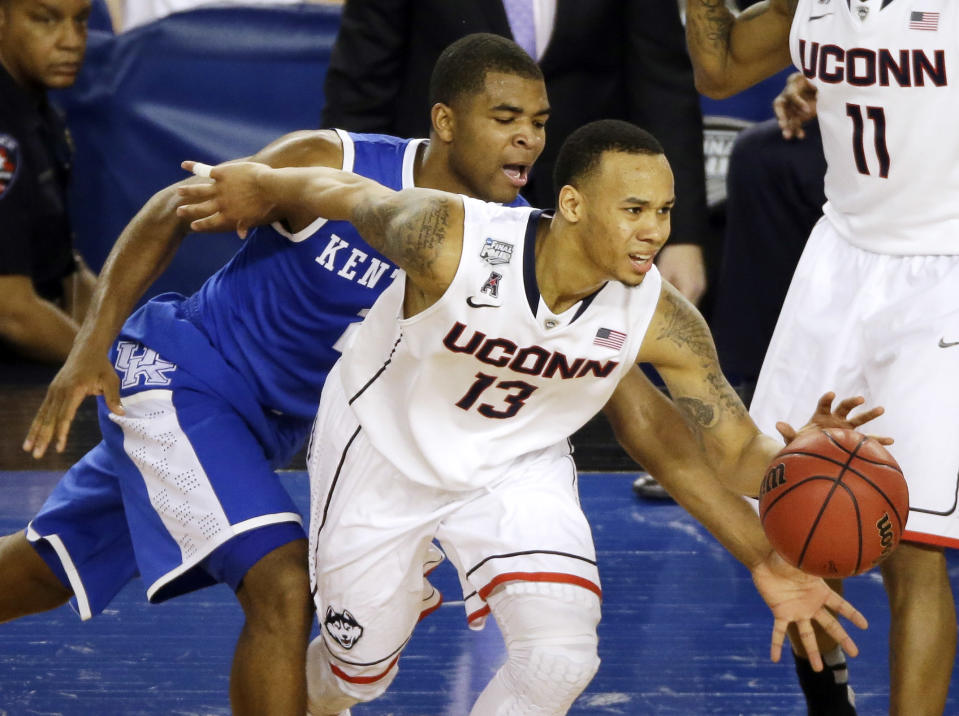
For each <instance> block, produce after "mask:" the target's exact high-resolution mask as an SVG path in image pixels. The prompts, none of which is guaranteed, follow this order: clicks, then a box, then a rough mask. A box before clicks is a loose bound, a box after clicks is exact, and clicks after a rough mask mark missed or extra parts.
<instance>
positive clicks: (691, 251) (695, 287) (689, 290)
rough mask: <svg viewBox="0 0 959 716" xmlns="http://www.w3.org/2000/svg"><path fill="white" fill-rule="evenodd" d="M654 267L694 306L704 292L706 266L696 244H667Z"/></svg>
mask: <svg viewBox="0 0 959 716" xmlns="http://www.w3.org/2000/svg"><path fill="white" fill-rule="evenodd" d="M656 267H657V268H658V269H659V272H660V273H661V274H662V276H663V278H664V279H666V280H667V281H669V282H670V283H671V284H673V286H675V287H676V288H678V289H679V292H680V293H681V294H683V296H685V297H686V298H687V299H688V300H689V302H690V303H692V304H693V305H694V306H696V305H698V304H699V299H701V298H702V297H703V294H704V293H705V292H706V265H705V263H703V250H702V247H700V246H698V245H696V244H668V245H666V246H664V247H663V248H662V250H661V251H660V252H659V256H658V257H657V258H656Z"/></svg>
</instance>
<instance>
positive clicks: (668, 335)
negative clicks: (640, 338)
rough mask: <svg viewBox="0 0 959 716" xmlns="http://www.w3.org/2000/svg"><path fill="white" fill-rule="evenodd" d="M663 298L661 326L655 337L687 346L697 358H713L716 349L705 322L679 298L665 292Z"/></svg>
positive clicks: (683, 346)
mask: <svg viewBox="0 0 959 716" xmlns="http://www.w3.org/2000/svg"><path fill="white" fill-rule="evenodd" d="M665 298H666V305H665V312H664V315H663V326H662V328H661V329H660V332H659V335H658V336H656V337H657V338H658V339H666V340H668V341H670V342H672V343H674V344H676V345H677V346H679V347H680V348H687V349H688V350H690V351H692V352H693V354H694V355H696V356H698V357H699V358H703V359H710V360H711V359H713V358H714V357H715V354H716V351H715V348H713V341H712V337H711V336H710V335H709V330H708V329H707V328H706V324H705V322H704V321H703V320H702V319H700V318H699V316H697V315H696V314H695V313H694V312H693V311H691V310H690V309H689V306H688V304H686V303H684V302H683V301H682V300H681V299H679V298H677V297H676V296H674V295H672V294H665Z"/></svg>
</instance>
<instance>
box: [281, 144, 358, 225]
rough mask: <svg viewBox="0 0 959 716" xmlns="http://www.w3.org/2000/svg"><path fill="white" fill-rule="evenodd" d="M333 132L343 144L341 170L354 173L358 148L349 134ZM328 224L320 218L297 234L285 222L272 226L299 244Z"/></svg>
mask: <svg viewBox="0 0 959 716" xmlns="http://www.w3.org/2000/svg"><path fill="white" fill-rule="evenodd" d="M333 131H334V132H336V136H338V137H339V138H340V142H341V143H342V144H343V164H342V166H340V169H342V170H343V171H345V172H351V171H353V164H354V163H355V161H356V148H355V147H354V146H353V138H352V137H350V134H349V132H344V131H343V130H342V129H334V130H333ZM326 222H327V219H325V218H324V217H322V216H318V217H316V218H315V219H314V220H313V221H312V222H310V224H309V225H308V226H306V227H305V228H303V229H300V230H299V231H296V232H290V231H287V230H286V227H284V226H283V222H280V221H274V222H273V223H272V224H270V226H272V227H273V230H274V231H276V233H278V234H280V236H285V237H286V238H287V239H289V240H290V241H292V242H293V243H294V244H298V243H300V242H301V241H306V240H307V239H308V238H310V237H311V236H313V234H315V233H316V232H317V231H319V230H320V228H321V227H322V226H323V224H325V223H326Z"/></svg>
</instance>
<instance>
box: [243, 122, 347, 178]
mask: <svg viewBox="0 0 959 716" xmlns="http://www.w3.org/2000/svg"><path fill="white" fill-rule="evenodd" d="M254 160H255V161H258V162H262V163H263V164H268V165H269V166H271V167H274V168H277V169H279V168H282V167H332V168H334V169H339V168H341V167H342V166H343V142H342V141H341V140H340V136H339V134H337V133H336V132H335V131H334V130H332V129H312V130H300V131H297V132H290V133H289V134H284V135H283V136H282V137H280V138H278V139H276V140H274V141H272V142H270V143H269V144H268V145H267V146H265V147H264V148H263V149H261V150H260V151H259V152H257V154H256V156H254Z"/></svg>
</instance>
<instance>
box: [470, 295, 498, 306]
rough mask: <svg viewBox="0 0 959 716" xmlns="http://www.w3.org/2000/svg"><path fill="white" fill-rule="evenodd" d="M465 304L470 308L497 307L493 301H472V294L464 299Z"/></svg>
mask: <svg viewBox="0 0 959 716" xmlns="http://www.w3.org/2000/svg"><path fill="white" fill-rule="evenodd" d="M466 305H467V306H469V307H470V308H499V306H498V305H497V304H495V303H474V302H473V297H472V296H470V297H468V298H467V299H466Z"/></svg>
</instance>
